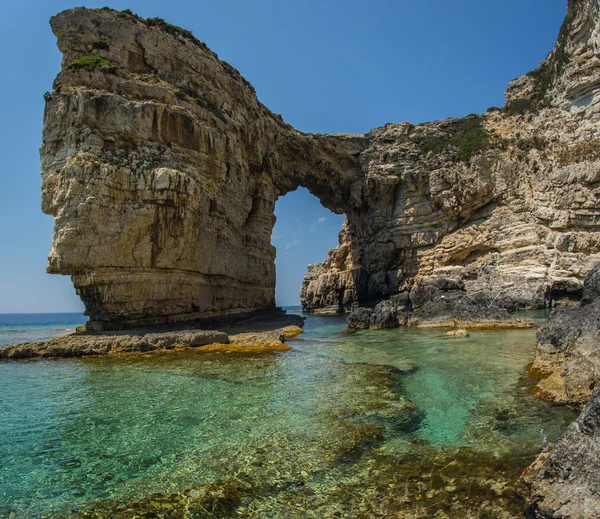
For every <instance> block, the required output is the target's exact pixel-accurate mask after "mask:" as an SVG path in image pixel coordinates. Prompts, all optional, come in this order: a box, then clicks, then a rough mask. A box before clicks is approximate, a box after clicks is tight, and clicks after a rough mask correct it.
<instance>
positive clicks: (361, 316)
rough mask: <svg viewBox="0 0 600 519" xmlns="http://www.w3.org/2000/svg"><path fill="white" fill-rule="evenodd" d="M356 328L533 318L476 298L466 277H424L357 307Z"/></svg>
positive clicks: (512, 323) (516, 324) (352, 318)
mask: <svg viewBox="0 0 600 519" xmlns="http://www.w3.org/2000/svg"><path fill="white" fill-rule="evenodd" d="M347 324H348V327H349V328H354V329H366V328H370V329H382V328H397V327H398V326H407V325H408V326H420V327H466V328H528V327H530V326H531V325H532V322H531V321H530V320H528V319H519V318H515V317H513V316H511V315H510V314H509V313H508V311H507V310H506V309H505V308H498V307H496V306H494V305H492V304H488V303H487V301H484V302H481V301H478V300H475V299H474V298H472V297H471V296H470V295H469V294H468V293H467V292H466V291H465V287H464V284H463V283H462V280H456V279H452V278H446V277H427V278H421V279H419V281H418V282H417V283H415V285H413V287H412V288H411V290H410V291H409V292H401V293H400V294H396V295H394V296H392V297H391V298H390V299H389V300H384V301H381V302H380V303H378V304H377V305H376V306H375V307H374V308H373V309H371V308H364V307H357V308H355V309H354V310H353V311H352V312H351V313H350V314H349V316H348V319H347Z"/></svg>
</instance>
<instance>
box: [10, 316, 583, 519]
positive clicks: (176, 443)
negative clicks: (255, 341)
mask: <svg viewBox="0 0 600 519" xmlns="http://www.w3.org/2000/svg"><path fill="white" fill-rule="evenodd" d="M343 328H344V320H343V318H340V317H309V318H308V320H307V322H306V326H305V333H304V334H303V335H302V336H300V338H299V340H295V341H292V342H291V344H292V345H293V348H294V349H293V350H292V351H291V352H287V353H279V354H262V355H249V354H227V353H211V354H208V353H200V352H194V351H186V352H169V353H164V354H162V353H161V354H149V355H138V356H125V357H121V358H113V357H103V358H93V359H88V360H57V361H29V362H3V363H0V395H1V396H0V401H1V404H2V413H1V414H0V438H2V442H1V443H0V517H12V518H21V517H32V518H37V517H50V516H52V515H55V514H72V513H75V514H80V516H81V517H134V516H146V517H156V516H159V517H173V518H175V517H208V518H210V517H257V518H265V517H282V518H283V517H364V518H367V517H386V516H389V517H405V516H406V517H429V516H433V515H434V514H435V513H438V516H439V517H457V518H458V517H461V518H462V517H465V516H467V515H469V516H470V515H472V514H475V515H473V517H479V516H481V517H512V516H515V515H516V514H518V512H519V511H520V509H521V508H522V504H521V503H520V502H519V500H518V497H517V496H516V494H515V492H514V489H513V485H512V483H513V482H514V481H515V480H516V478H517V477H518V474H519V473H520V471H521V470H522V469H523V468H525V467H526V466H527V465H528V464H529V463H530V462H531V460H532V458H533V456H535V454H536V453H538V452H539V451H540V450H541V449H542V448H544V447H545V446H546V445H548V443H549V442H552V441H553V440H555V439H556V438H557V437H558V436H559V435H560V434H561V432H562V431H564V430H565V429H566V427H567V426H568V424H569V423H570V422H571V421H573V420H574V418H575V413H573V412H572V411H569V410H567V409H565V408H561V407H556V406H553V405H551V404H548V403H545V402H542V401H540V400H537V399H535V398H533V397H532V396H531V389H532V387H533V384H534V383H535V381H533V380H531V379H530V378H528V377H527V376H526V375H525V366H526V364H527V363H529V362H530V361H531V360H532V358H533V352H534V347H535V331H534V330H514V331H508V330H505V331H480V332H472V333H471V336H470V337H467V338H448V337H445V336H444V334H443V332H441V331H432V330H426V331H425V330H413V329H401V330H389V331H364V332H358V333H356V334H344V333H340V331H341V330H342V329H343Z"/></svg>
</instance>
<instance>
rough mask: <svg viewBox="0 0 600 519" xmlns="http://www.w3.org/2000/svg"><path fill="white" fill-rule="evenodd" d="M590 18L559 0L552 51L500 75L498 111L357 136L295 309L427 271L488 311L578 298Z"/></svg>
mask: <svg viewBox="0 0 600 519" xmlns="http://www.w3.org/2000/svg"><path fill="white" fill-rule="evenodd" d="M598 19H599V9H598V3H597V2H596V1H593V0H572V1H570V2H569V6H568V14H567V17H566V19H565V22H564V24H563V26H562V28H561V31H560V34H559V38H558V42H557V44H556V47H555V49H554V50H553V51H552V52H551V53H550V55H549V56H548V57H547V58H546V60H545V61H544V62H543V63H542V64H541V65H540V67H539V68H538V69H537V70H535V71H533V72H531V73H529V74H527V75H525V76H523V77H521V78H518V79H516V80H514V81H513V82H511V84H510V85H509V87H508V89H507V92H506V107H505V108H504V109H497V108H491V109H489V110H488V112H487V113H486V114H484V115H483V116H469V117H467V118H465V119H461V120H457V119H451V120H445V121H436V122H433V123H427V124H421V125H418V126H414V125H412V124H408V123H405V124H400V125H391V124H390V125H386V126H385V127H383V128H378V129H375V130H373V131H371V132H369V133H368V134H366V135H365V149H364V151H363V152H362V153H361V156H360V162H361V170H362V174H363V175H364V180H363V184H362V191H361V196H360V197H359V200H360V201H359V203H358V204H357V206H356V207H354V208H352V210H351V211H347V213H346V214H347V216H348V220H347V225H346V231H345V232H344V233H342V234H341V235H340V245H339V247H338V248H337V249H335V250H332V251H331V252H330V257H329V258H328V259H327V260H325V262H323V263H322V264H320V265H313V266H310V267H309V272H308V274H307V275H306V277H305V280H304V284H303V286H302V290H301V299H302V303H303V306H304V307H305V308H307V309H314V308H316V307H321V306H324V305H332V304H333V303H334V302H336V303H338V306H339V307H345V308H347V307H348V306H350V304H351V303H352V301H353V300H356V299H357V298H358V300H359V301H360V302H369V301H376V300H379V299H385V298H388V297H389V296H390V295H393V294H396V293H398V292H400V293H402V292H411V290H412V289H413V287H414V286H415V284H417V285H418V284H419V283H421V282H422V281H424V280H426V278H428V277H430V276H432V277H433V278H441V279H444V280H448V279H449V280H451V281H452V282H453V283H454V284H456V283H460V284H462V283H464V289H465V290H466V292H467V293H468V294H469V296H470V297H471V298H474V299H476V300H478V301H480V302H482V303H486V304H490V303H491V302H494V303H495V305H496V306H499V307H507V308H514V307H544V306H547V305H548V304H549V303H550V302H551V300H552V299H558V298H564V297H571V298H578V297H579V296H580V295H581V290H582V283H583V279H584V277H585V275H586V273H587V272H588V271H589V270H590V269H591V267H592V265H593V264H594V263H595V261H597V260H598V258H599V257H600V256H599V253H600V233H599V232H598V231H599V230H600V220H599V211H600V134H599V133H598V121H599V120H600V105H599V103H600V59H599V58H598V54H599V51H600V25H599V23H598ZM348 251H350V252H351V261H346V262H344V261H345V260H344V258H346V257H348V256H347V252H348ZM357 269H360V270H357ZM350 272H352V273H353V274H354V273H356V272H360V273H361V275H359V276H357V275H355V274H354V275H350ZM357 281H358V282H357ZM425 282H426V283H428V282H427V281H425ZM342 287H344V288H346V291H345V292H344V291H342V290H341V288H342ZM349 287H350V288H351V290H348V288H349ZM337 294H340V295H339V296H338V295H337ZM355 294H356V296H355ZM349 296H350V297H349ZM336 298H337V299H336Z"/></svg>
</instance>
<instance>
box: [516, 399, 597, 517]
mask: <svg viewBox="0 0 600 519" xmlns="http://www.w3.org/2000/svg"><path fill="white" fill-rule="evenodd" d="M598 467H600V390H597V391H596V392H595V393H594V395H593V396H592V397H591V398H590V399H589V401H588V404H587V406H586V407H585V409H584V410H583V412H582V413H581V415H580V416H579V418H577V421H576V422H575V423H574V424H572V425H571V426H570V427H569V429H568V430H567V432H566V433H565V434H564V435H563V436H562V437H561V438H560V439H559V440H558V441H557V442H556V443H555V444H554V445H552V446H551V447H550V448H549V449H548V450H547V451H545V452H544V453H543V454H541V455H540V456H539V457H538V459H537V460H536V462H535V463H534V464H533V465H531V466H530V467H529V469H528V470H527V471H526V472H525V473H524V476H523V482H524V483H525V486H526V495H527V497H528V499H529V501H530V505H529V508H528V514H527V517H530V518H532V519H598V518H599V517H600V493H599V492H598V489H600V471H599V470H598Z"/></svg>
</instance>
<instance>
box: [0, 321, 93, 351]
mask: <svg viewBox="0 0 600 519" xmlns="http://www.w3.org/2000/svg"><path fill="white" fill-rule="evenodd" d="M87 320H88V318H87V317H86V316H85V315H84V314H83V313H82V312H61V313H10V314H0V348H3V347H5V346H10V345H12V344H20V343H22V342H36V341H44V340H47V339H51V338H52V337H59V336H61V335H67V334H69V333H73V332H74V331H75V328H76V327H77V326H79V325H81V324H84V323H85V322H86V321H87Z"/></svg>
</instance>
